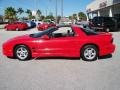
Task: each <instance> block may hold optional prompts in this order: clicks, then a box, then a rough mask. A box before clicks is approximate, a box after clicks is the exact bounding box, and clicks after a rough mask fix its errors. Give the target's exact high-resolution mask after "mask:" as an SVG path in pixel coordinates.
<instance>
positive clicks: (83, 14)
mask: <svg viewBox="0 0 120 90" xmlns="http://www.w3.org/2000/svg"><path fill="white" fill-rule="evenodd" d="M78 17H79V19H81V20H87V16H86V15H85V13H83V12H79V13H78Z"/></svg>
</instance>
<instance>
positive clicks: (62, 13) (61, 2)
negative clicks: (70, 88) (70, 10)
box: [61, 0, 63, 18]
mask: <svg viewBox="0 0 120 90" xmlns="http://www.w3.org/2000/svg"><path fill="white" fill-rule="evenodd" d="M61 18H63V0H61Z"/></svg>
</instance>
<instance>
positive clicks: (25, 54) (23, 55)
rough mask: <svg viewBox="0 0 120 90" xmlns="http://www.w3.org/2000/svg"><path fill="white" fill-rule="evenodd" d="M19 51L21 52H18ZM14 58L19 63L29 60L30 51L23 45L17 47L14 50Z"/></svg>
mask: <svg viewBox="0 0 120 90" xmlns="http://www.w3.org/2000/svg"><path fill="white" fill-rule="evenodd" d="M20 49H21V50H20ZM14 56H15V57H16V58H17V59H19V60H20V61H26V60H30V58H31V51H30V49H29V48H28V47H27V46H25V45H18V46H17V47H16V48H15V50H14Z"/></svg>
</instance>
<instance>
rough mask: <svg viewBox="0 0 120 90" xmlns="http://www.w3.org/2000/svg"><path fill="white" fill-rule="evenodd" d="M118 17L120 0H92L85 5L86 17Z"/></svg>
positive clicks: (119, 14) (119, 15)
mask: <svg viewBox="0 0 120 90" xmlns="http://www.w3.org/2000/svg"><path fill="white" fill-rule="evenodd" d="M95 16H109V17H120V0H94V1H93V2H92V3H90V4H89V5H88V6H87V17H88V19H92V18H93V17H95Z"/></svg>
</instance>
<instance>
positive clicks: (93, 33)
mask: <svg viewBox="0 0 120 90" xmlns="http://www.w3.org/2000/svg"><path fill="white" fill-rule="evenodd" d="M83 32H85V33H86V34H87V35H98V33H97V32H95V31H94V30H92V29H89V28H83Z"/></svg>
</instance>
